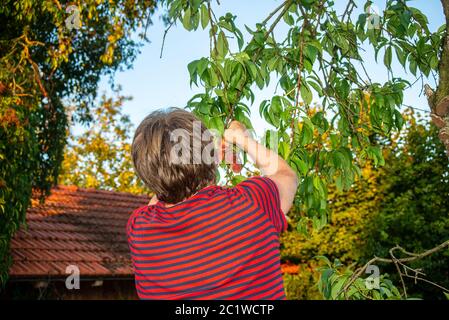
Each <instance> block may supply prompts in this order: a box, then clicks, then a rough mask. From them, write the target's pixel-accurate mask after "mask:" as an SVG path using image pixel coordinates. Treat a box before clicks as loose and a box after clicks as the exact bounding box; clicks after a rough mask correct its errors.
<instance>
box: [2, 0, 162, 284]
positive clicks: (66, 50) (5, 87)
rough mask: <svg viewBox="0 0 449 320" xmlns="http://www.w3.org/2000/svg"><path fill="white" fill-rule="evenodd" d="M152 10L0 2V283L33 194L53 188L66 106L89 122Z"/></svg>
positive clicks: (107, 4)
mask: <svg viewBox="0 0 449 320" xmlns="http://www.w3.org/2000/svg"><path fill="white" fill-rule="evenodd" d="M69 5H73V7H72V8H71V9H70V10H71V11H70V12H66V9H69ZM154 6H155V2H154V1H151V0H138V1H125V0H122V1H99V0H83V1H74V2H68V1H59V0H18V1H16V0H6V1H2V4H1V5H0V21H1V24H2V27H1V28H0V119H1V121H0V283H5V280H6V278H7V270H8V266H9V265H10V262H11V261H10V255H9V240H10V238H11V237H12V235H13V234H14V232H15V231H16V230H17V229H18V227H19V226H20V224H21V223H23V222H24V221H25V212H26V209H27V207H28V206H29V204H30V196H31V191H32V189H33V188H36V189H37V190H40V191H41V193H42V195H43V196H44V195H45V194H47V193H48V191H49V189H50V187H51V186H52V185H53V184H54V183H55V182H56V179H57V175H58V173H59V169H60V166H61V162H62V159H63V148H64V145H65V141H66V131H67V116H66V112H65V107H64V106H65V105H68V104H70V105H75V106H76V112H75V114H74V115H73V118H74V120H75V121H82V122H85V121H89V119H90V113H89V109H90V107H91V105H92V102H93V101H94V98H95V95H96V91H97V84H98V81H99V79H100V77H101V76H103V75H113V73H114V72H115V71H116V70H120V69H123V68H126V67H129V66H131V62H132V61H133V59H134V58H135V56H136V54H137V53H138V49H139V45H140V44H141V43H142V40H143V39H144V34H142V39H141V40H136V38H135V37H131V34H132V33H133V32H135V31H136V30H137V29H138V28H139V27H141V28H140V29H141V30H143V29H144V28H142V27H145V26H146V25H148V23H150V15H151V14H152V12H153V10H154ZM78 17H79V21H78ZM67 19H68V20H67ZM78 22H80V23H78Z"/></svg>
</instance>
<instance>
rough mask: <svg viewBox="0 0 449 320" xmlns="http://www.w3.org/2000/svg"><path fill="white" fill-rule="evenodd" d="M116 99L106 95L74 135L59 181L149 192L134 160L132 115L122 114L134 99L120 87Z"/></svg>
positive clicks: (125, 190) (124, 190) (135, 191)
mask: <svg viewBox="0 0 449 320" xmlns="http://www.w3.org/2000/svg"><path fill="white" fill-rule="evenodd" d="M115 93H116V97H114V99H112V98H107V97H106V96H105V95H103V96H102V98H101V101H100V102H99V104H98V106H96V107H94V108H93V109H92V114H93V121H92V122H91V124H90V126H89V128H88V129H87V130H85V131H84V132H83V133H82V134H81V135H79V136H71V137H70V140H69V144H68V145H67V147H66V150H65V154H64V161H63V163H62V169H61V174H60V176H59V182H60V183H62V184H66V185H76V186H79V187H84V188H96V189H106V190H114V191H121V192H131V193H135V194H144V193H148V191H147V190H146V189H145V186H144V185H143V183H142V181H141V180H140V179H138V178H137V176H136V174H135V172H134V170H133V164H132V159H131V144H130V139H131V137H130V133H131V130H132V125H131V123H130V120H129V117H128V116H127V115H124V114H122V111H121V109H122V106H123V103H124V102H125V101H127V100H130V98H128V97H123V96H121V95H120V94H119V93H120V89H117V90H116V92H115Z"/></svg>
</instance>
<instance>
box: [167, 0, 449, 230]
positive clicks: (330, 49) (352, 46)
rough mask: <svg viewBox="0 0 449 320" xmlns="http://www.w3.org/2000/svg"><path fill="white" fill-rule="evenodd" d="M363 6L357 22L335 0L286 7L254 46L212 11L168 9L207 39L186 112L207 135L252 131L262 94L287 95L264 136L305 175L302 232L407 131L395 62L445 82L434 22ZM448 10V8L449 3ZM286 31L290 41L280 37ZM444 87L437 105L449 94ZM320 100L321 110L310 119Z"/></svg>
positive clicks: (179, 0)
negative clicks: (379, 70) (381, 76)
mask: <svg viewBox="0 0 449 320" xmlns="http://www.w3.org/2000/svg"><path fill="white" fill-rule="evenodd" d="M361 3H362V4H363V6H360V7H363V8H364V9H362V11H361V12H360V9H359V14H355V13H354V9H355V8H356V3H355V1H351V0H349V1H347V2H346V4H347V5H346V6H345V7H344V9H343V10H341V12H340V11H339V12H337V10H336V6H335V2H334V1H330V0H286V1H283V2H282V3H281V4H280V5H279V6H278V7H276V8H275V9H274V10H273V11H272V12H271V13H269V14H268V13H267V17H266V19H264V20H263V21H261V22H260V23H257V24H256V26H245V29H246V33H247V34H249V38H248V37H245V35H244V34H243V32H242V30H241V29H240V27H239V26H237V25H236V15H235V14H234V13H226V14H225V15H223V16H217V15H215V13H214V6H215V3H213V1H208V0H193V1H188V0H164V1H161V4H162V6H163V7H164V8H166V10H167V21H168V23H169V24H170V25H171V24H174V23H177V22H179V23H181V24H182V25H183V27H184V28H185V29H187V30H189V31H194V30H197V29H199V28H203V29H208V30H209V34H210V55H209V56H208V57H202V58H200V59H198V60H195V61H192V62H191V63H190V64H189V65H188V71H189V73H190V77H191V83H193V84H196V85H198V86H199V87H201V88H202V89H203V93H200V94H197V95H195V96H194V97H193V98H192V99H191V100H190V101H189V102H188V103H187V107H188V108H190V109H192V110H193V112H195V113H196V114H197V115H199V116H200V117H201V118H202V119H203V120H204V121H205V122H206V124H207V125H208V126H210V127H212V128H215V129H218V130H219V131H222V130H223V128H224V127H225V125H226V124H227V123H228V122H229V121H230V120H231V119H237V120H240V121H242V122H243V123H245V124H247V126H251V123H250V120H249V115H250V113H251V112H254V110H252V108H251V107H250V106H251V105H252V103H253V102H254V95H255V90H256V87H259V88H260V89H262V88H265V87H266V86H267V85H268V84H269V82H270V80H275V81H276V82H277V84H278V88H280V90H281V93H280V94H277V95H274V96H273V97H272V99H270V100H266V101H263V102H262V103H261V105H260V106H259V110H258V111H259V113H260V115H261V116H262V118H263V119H265V120H266V121H267V123H269V124H270V125H271V126H272V127H274V130H270V131H268V132H267V134H268V135H273V134H274V132H275V131H276V132H278V133H279V134H278V135H277V137H278V141H275V142H274V144H275V145H270V144H269V146H270V147H278V150H279V153H280V155H281V156H283V157H284V158H285V159H286V160H287V161H288V162H289V163H290V164H291V166H292V167H294V168H296V170H297V172H298V174H299V177H300V187H299V189H298V193H297V198H296V207H297V209H298V210H295V211H294V212H292V214H293V213H297V214H298V215H299V218H300V219H297V220H298V221H299V222H298V229H299V230H301V231H303V232H306V231H307V229H308V228H310V227H311V226H314V227H315V228H320V227H322V226H323V225H324V224H325V223H326V221H327V220H328V212H329V211H328V206H327V198H328V186H329V185H331V184H335V185H336V186H337V188H338V189H339V190H347V189H349V188H350V187H351V185H352V184H353V182H354V180H355V178H356V177H357V176H359V175H360V165H359V164H360V163H362V162H363V161H365V160H367V159H369V160H372V161H373V163H374V165H376V166H377V165H382V164H383V163H384V159H383V157H382V152H381V149H380V147H379V143H378V141H379V140H381V139H382V137H388V136H389V135H391V134H392V133H393V132H395V131H396V130H398V129H400V128H401V126H402V124H403V119H402V117H401V112H400V109H401V107H402V104H403V94H404V90H405V89H406V88H409V87H410V86H412V84H411V83H410V82H408V81H407V79H403V78H399V77H397V76H396V75H395V70H393V69H392V61H393V58H394V57H393V55H394V56H395V58H396V59H397V60H398V61H399V63H400V64H401V65H402V66H403V67H404V68H406V69H407V70H409V71H410V72H411V74H412V75H414V76H417V77H421V76H422V77H423V78H426V77H428V76H429V75H431V74H441V73H444V70H443V69H444V65H445V63H446V62H447V61H446V60H447V59H446V55H447V52H448V50H449V48H447V45H446V42H445V41H443V40H444V39H445V37H446V34H447V28H446V26H445V25H443V26H441V27H440V28H439V29H437V30H434V31H432V30H430V29H429V26H428V19H427V17H426V16H425V15H424V14H423V13H422V12H421V11H420V10H418V9H417V8H414V7H411V6H410V5H409V4H408V2H407V1H400V0H397V1H393V0H389V1H387V2H386V7H385V9H384V11H383V12H382V13H381V15H380V17H379V19H374V18H375V17H374V15H373V14H372V13H370V12H369V7H370V6H371V5H372V1H363V2H361ZM442 3H443V5H444V6H445V8H446V7H447V3H448V1H447V0H442ZM445 12H446V15H448V14H449V12H447V11H445ZM281 23H283V24H285V25H286V27H287V28H288V30H287V32H285V33H280V32H276V27H277V26H278V25H280V24H281ZM364 46H368V47H371V48H372V49H373V51H374V57H371V59H373V58H374V59H376V60H377V59H378V58H379V59H380V60H381V61H383V64H384V65H385V71H386V73H387V74H388V75H389V77H388V80H387V81H385V82H383V83H376V82H373V81H372V80H371V77H370V75H369V74H366V72H364V71H363V70H365V67H364V64H365V61H366V60H367V57H366V56H364V55H363V52H364V49H363V47H364ZM356 65H358V66H360V67H359V68H356ZM444 81H446V80H445V78H444V77H441V78H440V83H439V84H440V85H439V86H438V90H437V91H436V93H435V96H434V98H435V99H436V100H435V101H437V100H438V101H437V102H436V104H439V102H440V100H441V99H443V98H441V97H443V96H446V95H448V94H449V92H447V91H446V90H445V85H444ZM366 96H367V97H368V99H365V97H366ZM437 97H438V98H437ZM314 98H315V101H317V102H318V105H317V106H318V110H316V112H313V113H312V112H310V110H311V108H312V107H313V106H314V103H313V101H314ZM443 100H444V99H443ZM448 111H449V109H448ZM327 139H329V140H328V141H329V143H324V141H327ZM266 141H268V142H269V141H271V140H270V139H266Z"/></svg>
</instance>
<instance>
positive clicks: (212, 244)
mask: <svg viewBox="0 0 449 320" xmlns="http://www.w3.org/2000/svg"><path fill="white" fill-rule="evenodd" d="M286 227H287V222H286V220H285V216H284V213H283V212H282V210H281V207H280V199H279V190H278V188H277V186H276V184H275V183H274V182H273V180H271V179H270V178H267V177H252V178H249V179H248V180H246V181H243V182H242V183H240V184H238V185H237V186H235V187H233V188H226V187H219V186H208V187H206V188H204V189H201V190H200V191H199V192H197V193H196V194H195V195H193V196H192V197H190V198H188V199H187V200H185V201H182V202H180V203H178V204H176V205H174V206H171V207H166V206H165V205H164V203H163V202H161V201H159V202H157V203H156V204H155V205H150V206H144V207H141V208H139V209H137V210H136V211H134V213H133V214H132V215H131V217H130V219H129V221H128V226H127V235H128V243H129V247H130V250H131V257H132V262H133V266H134V271H135V282H136V289H137V293H138V295H139V297H140V298H141V299H170V300H172V299H220V300H221V299H253V300H256V299H266V300H268V299H285V293H284V286H283V281H282V274H281V266H280V252H279V233H280V232H282V231H284V230H285V229H286Z"/></svg>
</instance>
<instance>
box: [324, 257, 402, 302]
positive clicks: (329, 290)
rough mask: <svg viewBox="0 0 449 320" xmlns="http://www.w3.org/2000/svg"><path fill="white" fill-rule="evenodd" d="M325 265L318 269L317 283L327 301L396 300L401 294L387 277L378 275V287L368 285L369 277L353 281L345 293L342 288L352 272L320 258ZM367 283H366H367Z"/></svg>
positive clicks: (338, 264) (336, 263)
mask: <svg viewBox="0 0 449 320" xmlns="http://www.w3.org/2000/svg"><path fill="white" fill-rule="evenodd" d="M320 258H321V259H322V260H323V261H324V262H325V265H324V266H322V267H320V268H319V269H318V271H320V273H321V276H320V280H319V282H318V288H319V290H320V293H321V294H322V295H323V297H324V298H325V299H328V300H342V299H345V300H348V299H349V300H365V299H369V300H397V299H401V294H400V292H399V290H398V289H397V288H396V286H394V285H393V283H392V282H391V281H390V280H389V279H388V277H387V275H380V277H379V286H378V287H376V286H373V285H370V283H371V281H372V279H370V278H369V277H366V278H361V277H358V278H356V279H355V281H354V283H353V284H352V285H351V286H350V287H349V289H348V290H347V291H343V289H344V286H345V284H346V283H348V281H349V279H350V278H351V277H352V276H353V271H351V270H350V269H349V268H345V267H344V266H343V265H342V264H341V262H340V261H338V260H335V261H334V263H331V262H330V261H329V259H327V258H326V257H320ZM367 282H368V283H367Z"/></svg>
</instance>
